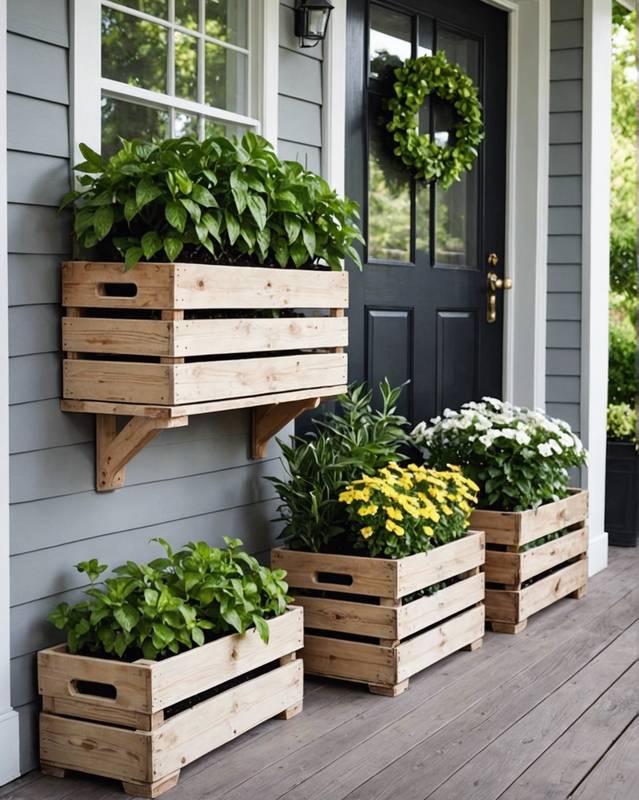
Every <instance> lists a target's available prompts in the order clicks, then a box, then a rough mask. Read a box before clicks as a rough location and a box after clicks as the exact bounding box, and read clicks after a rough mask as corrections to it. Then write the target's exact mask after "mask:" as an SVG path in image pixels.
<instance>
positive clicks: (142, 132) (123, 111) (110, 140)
mask: <svg viewBox="0 0 639 800" xmlns="http://www.w3.org/2000/svg"><path fill="white" fill-rule="evenodd" d="M168 135H169V113H168V111H164V110H160V109H157V108H150V107H149V106H140V105H136V104H134V103H127V102H125V101H124V100H116V99H115V98H113V97H103V98H102V153H103V155H105V156H110V155H112V154H113V153H115V151H116V150H118V149H119V147H120V142H119V139H118V137H120V136H121V137H122V138H123V139H146V140H151V139H166V138H167V136H168Z"/></svg>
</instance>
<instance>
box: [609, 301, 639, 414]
mask: <svg viewBox="0 0 639 800" xmlns="http://www.w3.org/2000/svg"><path fill="white" fill-rule="evenodd" d="M611 306H612V307H611V312H612V321H611V325H610V341H609V350H608V402H609V403H629V404H630V405H634V402H635V392H636V378H635V358H636V355H637V335H636V332H635V327H634V325H633V322H632V320H631V319H630V317H629V315H628V313H627V311H626V310H625V309H624V307H623V304H622V303H621V302H620V301H619V300H617V301H616V302H615V298H613V301H612V304H611Z"/></svg>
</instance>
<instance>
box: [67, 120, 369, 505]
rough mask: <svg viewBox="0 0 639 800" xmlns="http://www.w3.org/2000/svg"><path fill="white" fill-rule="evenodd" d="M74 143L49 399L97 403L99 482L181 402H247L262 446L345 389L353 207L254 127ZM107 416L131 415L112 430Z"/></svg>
mask: <svg viewBox="0 0 639 800" xmlns="http://www.w3.org/2000/svg"><path fill="white" fill-rule="evenodd" d="M81 149H82V153H83V155H84V156H85V159H86V160H85V162H84V163H82V164H80V165H78V167H77V170H78V171H79V172H80V173H81V174H82V177H81V178H80V183H81V184H82V186H81V190H80V191H72V192H70V193H69V194H68V195H67V196H66V197H65V200H64V203H63V204H72V205H73V207H74V231H75V236H76V238H77V241H78V243H79V244H80V245H81V246H82V247H83V248H84V252H93V253H95V256H94V257H93V260H82V261H80V260H77V261H70V262H68V263H66V264H64V266H63V270H62V302H63V305H64V306H65V307H66V313H65V315H64V318H63V320H62V348H63V350H64V351H65V352H66V358H65V359H64V363H63V391H62V395H63V400H62V408H63V409H64V410H65V411H74V412H90V413H95V414H97V415H98V418H97V421H98V435H97V439H98V471H97V482H96V483H97V488H98V490H99V491H100V490H109V489H114V488H119V487H120V486H122V484H123V480H124V477H123V471H122V470H123V467H124V465H125V464H126V463H127V461H128V460H129V459H130V458H132V457H133V455H135V453H136V452H137V451H138V450H139V449H141V447H143V446H144V445H145V444H146V443H147V441H149V440H150V439H151V438H153V436H155V435H156V434H157V432H158V431H159V430H160V429H161V428H163V427H175V426H177V425H185V424H188V419H189V417H190V416H192V415H194V414H204V413H210V412H214V411H224V410H228V409H234V408H253V409H259V410H258V411H255V412H254V426H253V427H254V433H253V446H252V452H253V455H254V456H255V457H263V456H264V452H265V446H266V443H267V442H268V439H269V438H270V437H272V436H273V434H274V433H277V432H278V431H279V430H280V429H281V428H282V427H283V426H284V425H286V424H287V423H288V422H289V421H290V420H291V419H294V418H295V416H296V415H297V414H299V413H301V412H302V411H303V410H305V409H306V408H309V407H313V406H315V405H317V404H318V403H319V401H320V400H321V399H323V398H327V397H333V396H335V395H337V394H339V393H341V392H343V391H344V390H345V389H346V380H347V355H346V352H345V347H346V345H347V344H348V321H347V319H346V317H345V310H346V309H347V308H348V273H347V272H345V271H344V270H343V259H344V258H345V257H349V258H350V259H352V260H354V261H355V262H356V263H357V264H359V263H360V261H359V256H358V253H357V251H356V249H355V247H354V242H355V241H356V240H358V239H361V234H360V232H359V229H358V227H357V205H356V204H355V203H353V202H351V201H350V200H348V199H346V198H340V197H338V196H337V195H336V193H335V192H334V191H333V190H332V189H331V188H330V187H329V186H328V184H327V183H326V181H324V180H323V179H322V178H321V177H319V176H318V175H315V174H313V173H312V172H309V171H307V170H305V169H304V168H303V167H302V166H301V165H300V164H297V163H294V162H287V161H280V159H279V158H278V157H277V155H276V154H275V152H274V150H273V148H272V146H271V145H270V144H269V143H268V142H267V141H266V140H264V139H262V138H261V137H259V136H257V135H255V134H253V133H247V134H246V135H245V136H244V137H243V138H242V140H241V141H236V140H232V139H226V138H223V137H217V138H216V137H213V138H210V139H206V140H204V141H202V142H197V141H195V140H192V139H169V140H167V141H164V142H162V143H158V144H149V143H143V142H123V145H122V148H121V150H119V151H118V152H117V153H116V154H115V155H114V156H112V157H111V158H110V159H108V160H106V159H103V158H102V157H101V156H99V155H98V154H97V153H95V152H93V151H92V150H91V149H90V148H88V147H86V146H84V145H82V147H81ZM109 415H110V416H112V417H113V416H115V415H118V416H129V417H132V418H133V419H132V421H131V423H129V424H128V427H127V429H126V431H125V433H124V436H121V437H119V439H118V436H117V431H116V430H115V424H114V420H109V419H108V417H109ZM116 440H117V441H116ZM114 465H115V468H114Z"/></svg>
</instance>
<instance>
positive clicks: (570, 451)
mask: <svg viewBox="0 0 639 800" xmlns="http://www.w3.org/2000/svg"><path fill="white" fill-rule="evenodd" d="M412 438H413V442H414V443H415V444H416V445H418V446H421V447H422V448H424V452H425V455H426V458H427V460H428V463H430V464H431V465H433V466H441V465H442V464H445V463H447V462H448V460H449V459H450V458H453V457H454V458H455V460H456V463H459V464H461V465H462V468H463V470H464V472H465V473H466V474H468V475H469V476H471V477H472V479H473V480H474V481H475V482H476V483H477V485H478V486H479V487H480V494H479V507H478V508H477V509H475V510H474V511H473V513H472V516H471V525H472V526H473V527H477V528H480V529H481V530H483V531H485V533H486V566H485V573H486V620H487V621H488V622H489V623H490V625H491V626H492V629H493V630H494V631H498V632H501V633H519V632H520V631H522V630H523V629H524V628H525V627H526V625H527V622H528V619H529V618H530V617H531V616H532V615H533V614H535V613H536V612H538V611H540V610H541V609H543V608H546V607H547V606H549V605H550V604H552V603H554V602H555V601H556V600H559V599H560V598H562V597H566V596H571V597H576V598H580V597H583V595H584V594H585V592H586V585H587V580H588V560H587V558H588V494H587V492H585V491H581V490H571V489H569V488H568V470H569V469H570V468H575V467H579V466H581V465H582V464H583V463H584V461H585V451H584V449H583V447H582V445H581V442H580V441H579V439H578V438H577V437H576V436H575V435H574V434H573V433H572V431H571V429H570V426H569V425H568V424H567V423H566V422H563V421H562V420H557V419H551V418H550V417H548V416H547V415H545V414H543V413H542V412H540V411H531V410H529V409H525V408H519V407H516V406H512V405H511V404H509V403H504V402H502V401H501V400H495V399H493V398H484V400H483V401H482V402H481V403H474V402H473V403H467V404H466V405H464V406H462V408H461V410H460V411H459V412H454V411H447V412H446V413H445V415H444V417H443V419H442V418H436V419H434V420H431V422H430V424H429V425H426V424H424V423H422V424H420V425H418V426H417V427H416V428H415V430H414V431H413V434H412Z"/></svg>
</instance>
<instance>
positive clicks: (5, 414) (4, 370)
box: [0, 2, 20, 786]
mask: <svg viewBox="0 0 639 800" xmlns="http://www.w3.org/2000/svg"><path fill="white" fill-rule="evenodd" d="M6 175H7V4H6V3H4V2H0V176H2V178H1V179H0V786H2V785H3V784H5V783H9V781H12V780H14V778H17V777H18V775H19V774H20V760H19V751H18V743H19V735H18V734H19V718H18V714H17V713H16V712H15V711H14V710H13V709H12V708H11V651H10V635H9V634H10V624H9V620H10V598H9V574H10V571H9V340H8V329H9V325H8V310H9V277H8V257H7V251H8V239H7V181H6Z"/></svg>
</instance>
